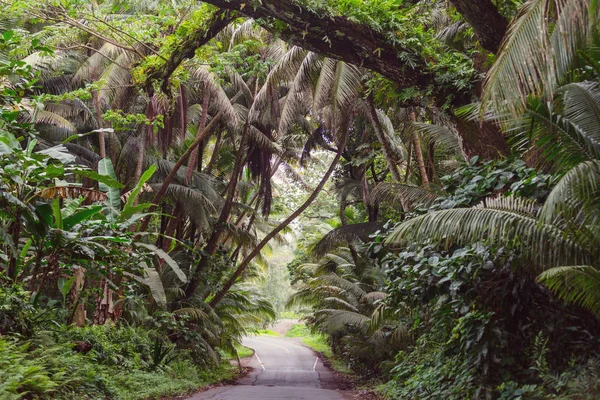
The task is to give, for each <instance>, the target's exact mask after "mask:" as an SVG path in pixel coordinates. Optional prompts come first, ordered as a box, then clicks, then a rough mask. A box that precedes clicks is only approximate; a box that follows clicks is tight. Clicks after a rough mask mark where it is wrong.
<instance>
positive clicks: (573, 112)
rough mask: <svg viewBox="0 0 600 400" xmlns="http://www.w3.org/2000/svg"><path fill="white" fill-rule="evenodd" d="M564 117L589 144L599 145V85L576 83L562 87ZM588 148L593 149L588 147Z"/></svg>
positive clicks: (560, 90) (594, 83) (560, 91)
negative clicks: (586, 138)
mask: <svg viewBox="0 0 600 400" xmlns="http://www.w3.org/2000/svg"><path fill="white" fill-rule="evenodd" d="M559 93H561V94H562V97H563V103H564V108H565V116H566V117H567V118H568V119H569V120H570V121H571V123H572V124H573V125H575V126H577V128H579V130H581V131H582V132H585V133H586V136H587V137H588V138H589V140H590V141H591V142H594V143H596V145H600V84H599V83H598V82H590V81H586V82H577V83H570V84H568V85H565V86H562V87H561V88H560V89H559ZM589 147H593V145H590V146H589Z"/></svg>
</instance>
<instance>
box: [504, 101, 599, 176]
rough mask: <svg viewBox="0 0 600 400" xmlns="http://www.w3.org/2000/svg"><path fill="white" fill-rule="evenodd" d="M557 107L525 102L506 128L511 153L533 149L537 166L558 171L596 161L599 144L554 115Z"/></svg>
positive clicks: (542, 103)
mask: <svg viewBox="0 0 600 400" xmlns="http://www.w3.org/2000/svg"><path fill="white" fill-rule="evenodd" d="M557 106H560V104H557V105H554V104H552V103H544V102H543V101H542V100H541V99H539V98H531V99H529V101H528V104H527V107H526V109H525V110H524V112H523V114H522V115H521V116H520V117H519V118H517V119H516V120H515V121H514V122H513V123H512V126H511V127H510V128H509V133H510V134H511V136H512V138H511V140H512V142H513V145H514V147H515V150H517V151H519V152H521V153H523V154H526V153H527V152H529V151H532V150H533V151H535V152H536V153H537V154H538V155H539V159H538V160H537V162H538V164H542V165H551V166H552V167H553V168H555V169H558V170H564V169H565V168H566V169H569V168H572V167H574V166H576V165H577V164H579V163H581V162H583V161H586V160H591V159H598V158H600V142H598V141H597V140H596V139H595V138H594V136H592V135H590V134H588V133H587V132H586V131H583V130H582V129H581V128H580V127H579V126H578V125H576V124H575V123H574V121H572V120H571V119H569V118H568V117H566V116H565V115H563V114H562V113H561V112H558V111H557Z"/></svg>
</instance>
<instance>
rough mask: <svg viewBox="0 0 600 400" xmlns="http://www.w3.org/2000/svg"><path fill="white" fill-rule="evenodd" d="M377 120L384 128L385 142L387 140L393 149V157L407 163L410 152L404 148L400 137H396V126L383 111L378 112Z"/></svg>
mask: <svg viewBox="0 0 600 400" xmlns="http://www.w3.org/2000/svg"><path fill="white" fill-rule="evenodd" d="M377 119H378V120H379V123H380V124H381V127H382V128H383V133H384V135H385V137H384V140H387V142H388V143H389V145H390V147H391V149H392V152H393V154H392V156H393V157H394V159H395V160H397V161H405V160H407V159H408V152H407V151H406V148H405V147H404V143H402V140H400V138H399V136H398V135H396V130H395V129H394V124H393V123H392V120H391V119H390V117H388V115H387V114H386V113H385V112H383V110H377Z"/></svg>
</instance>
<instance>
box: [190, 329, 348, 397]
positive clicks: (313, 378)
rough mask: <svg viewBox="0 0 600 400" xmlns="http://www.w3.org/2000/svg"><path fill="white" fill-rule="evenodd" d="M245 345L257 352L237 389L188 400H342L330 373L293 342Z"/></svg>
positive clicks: (218, 390)
mask: <svg viewBox="0 0 600 400" xmlns="http://www.w3.org/2000/svg"><path fill="white" fill-rule="evenodd" d="M244 345H245V346H247V347H250V348H252V349H254V351H255V352H256V353H255V354H254V356H253V357H252V359H251V361H250V366H252V367H253V368H254V370H253V372H252V373H251V374H250V375H249V376H248V377H246V378H244V379H242V380H240V381H239V385H237V386H224V387H220V388H216V389H212V390H209V391H206V392H203V393H198V394H197V395H195V396H193V397H190V398H189V399H188V400H209V399H210V400H287V399H295V400H343V399H346V397H344V396H343V395H342V392H340V391H337V390H335V379H334V376H333V375H332V373H331V372H330V371H329V370H328V369H327V368H325V367H324V366H323V364H321V362H320V361H319V360H318V359H317V357H316V355H315V354H314V353H313V352H312V351H311V350H310V349H308V348H306V347H303V346H302V345H301V344H300V342H299V341H297V340H295V339H286V338H278V337H265V336H260V337H254V338H247V339H246V340H244Z"/></svg>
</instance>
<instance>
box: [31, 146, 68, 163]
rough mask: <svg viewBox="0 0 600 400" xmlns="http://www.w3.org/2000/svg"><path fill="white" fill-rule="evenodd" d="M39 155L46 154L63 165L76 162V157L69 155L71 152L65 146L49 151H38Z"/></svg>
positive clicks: (49, 149)
mask: <svg viewBox="0 0 600 400" xmlns="http://www.w3.org/2000/svg"><path fill="white" fill-rule="evenodd" d="M38 153H39V154H45V155H47V156H49V157H51V158H54V159H56V160H58V161H60V162H62V163H63V164H70V163H72V162H75V158H76V157H75V156H74V155H73V154H71V153H69V150H67V148H66V147H65V146H63V145H58V146H54V147H50V148H48V149H44V150H40V151H38Z"/></svg>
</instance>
